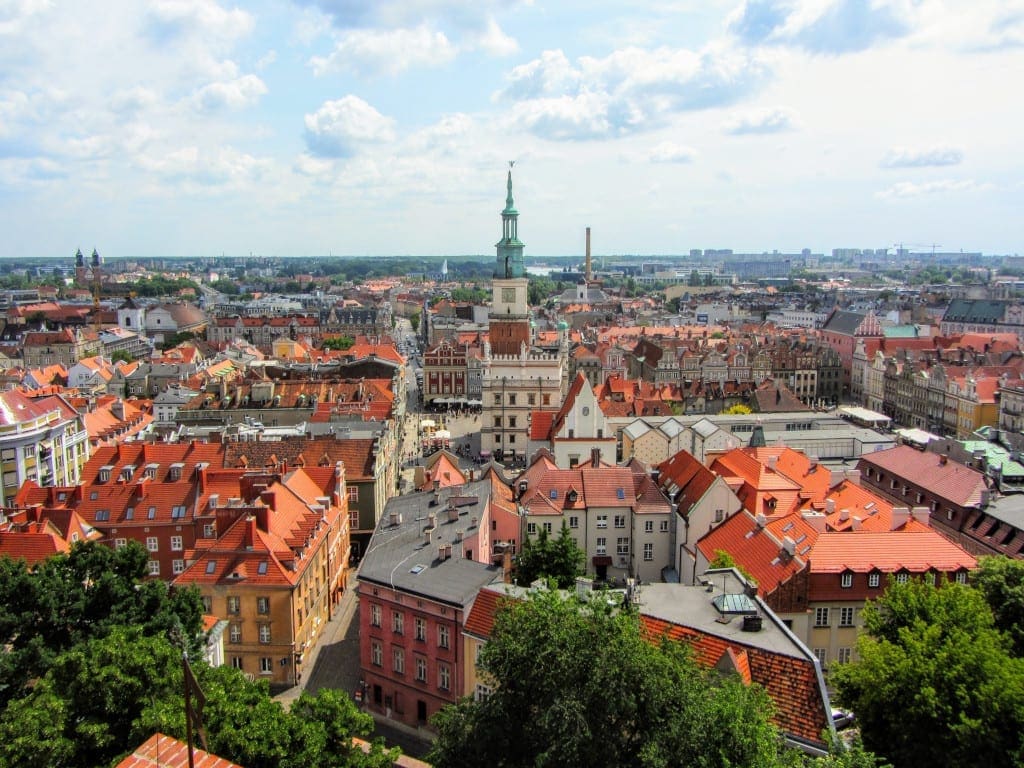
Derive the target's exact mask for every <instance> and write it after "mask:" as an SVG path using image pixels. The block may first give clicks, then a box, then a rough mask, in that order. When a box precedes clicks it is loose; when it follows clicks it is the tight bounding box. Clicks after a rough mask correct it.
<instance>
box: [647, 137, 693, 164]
mask: <svg viewBox="0 0 1024 768" xmlns="http://www.w3.org/2000/svg"><path fill="white" fill-rule="evenodd" d="M695 157H697V150H695V149H694V148H693V147H684V146H683V145H681V144H675V143H673V142H671V141H663V142H661V143H660V144H657V145H656V146H654V147H653V148H652V149H651V151H650V153H648V156H647V158H648V160H650V162H652V163H692V162H693V160H694V158H695Z"/></svg>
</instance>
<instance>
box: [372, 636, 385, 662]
mask: <svg viewBox="0 0 1024 768" xmlns="http://www.w3.org/2000/svg"><path fill="white" fill-rule="evenodd" d="M370 663H371V664H373V666H375V667H381V666H384V646H382V645H381V644H380V643H377V642H371V643H370Z"/></svg>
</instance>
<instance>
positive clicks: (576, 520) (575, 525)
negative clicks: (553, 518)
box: [569, 515, 580, 528]
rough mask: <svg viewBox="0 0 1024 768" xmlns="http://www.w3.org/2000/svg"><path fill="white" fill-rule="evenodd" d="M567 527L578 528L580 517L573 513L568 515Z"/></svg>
mask: <svg viewBox="0 0 1024 768" xmlns="http://www.w3.org/2000/svg"><path fill="white" fill-rule="evenodd" d="M569 527H570V528H579V527H580V519H579V518H578V517H576V516H575V515H570V516H569Z"/></svg>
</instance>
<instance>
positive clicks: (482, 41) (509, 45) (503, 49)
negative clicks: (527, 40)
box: [461, 18, 519, 56]
mask: <svg viewBox="0 0 1024 768" xmlns="http://www.w3.org/2000/svg"><path fill="white" fill-rule="evenodd" d="M461 47H462V48H463V49H465V50H481V51H484V52H485V53H488V54H490V55H491V56H511V55H512V54H513V53H516V52H517V51H518V50H519V43H518V42H516V39H515V38H514V37H510V36H509V35H506V34H505V32H504V31H502V29H501V27H499V26H498V22H497V21H495V20H494V19H493V18H492V19H488V20H487V25H486V26H485V27H484V29H483V31H481V32H480V33H478V34H476V35H473V34H472V33H469V34H467V35H466V39H465V40H463V42H462V46H461Z"/></svg>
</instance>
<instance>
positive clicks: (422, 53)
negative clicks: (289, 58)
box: [309, 25, 455, 75]
mask: <svg viewBox="0 0 1024 768" xmlns="http://www.w3.org/2000/svg"><path fill="white" fill-rule="evenodd" d="M453 58H455V48H454V46H452V44H451V43H450V42H449V41H448V38H447V37H445V35H444V33H443V32H437V31H434V30H431V29H429V28H428V27H427V26H425V25H423V26H419V27H416V28H415V29H399V30H395V31H392V32H380V31H371V30H356V31H354V32H349V33H346V34H344V35H343V36H342V38H341V39H340V40H339V41H338V42H337V44H336V45H335V47H334V50H333V51H332V52H331V53H330V55H328V56H314V57H313V58H312V59H310V62H309V63H310V65H311V66H312V67H313V73H314V74H316V75H324V74H327V73H329V72H337V71H351V72H356V73H380V72H383V73H387V74H391V75H396V74H398V73H399V72H403V71H405V70H407V69H412V68H413V67H437V66H442V65H444V64H447V63H448V62H449V61H451V60H452V59H453Z"/></svg>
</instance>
